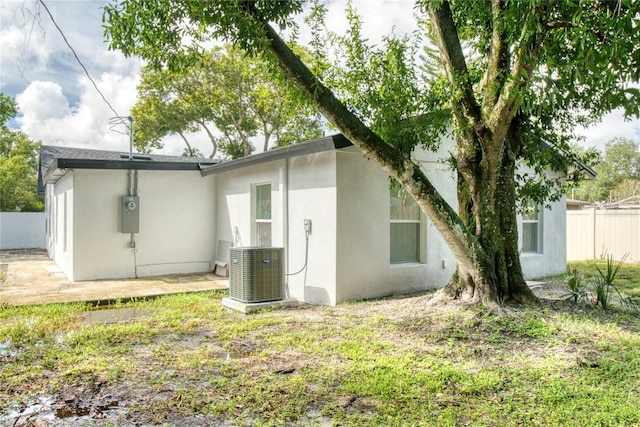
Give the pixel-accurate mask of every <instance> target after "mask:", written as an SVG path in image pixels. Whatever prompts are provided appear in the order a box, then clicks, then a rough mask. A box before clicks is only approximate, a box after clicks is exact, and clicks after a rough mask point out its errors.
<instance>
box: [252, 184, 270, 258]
mask: <svg viewBox="0 0 640 427" xmlns="http://www.w3.org/2000/svg"><path fill="white" fill-rule="evenodd" d="M255 213H256V244H257V246H271V184H260V185H256V212H255Z"/></svg>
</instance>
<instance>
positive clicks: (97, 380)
mask: <svg viewBox="0 0 640 427" xmlns="http://www.w3.org/2000/svg"><path fill="white" fill-rule="evenodd" d="M533 290H534V292H535V293H536V295H537V296H538V297H539V298H542V301H543V305H545V306H547V307H554V305H555V304H558V305H561V304H566V303H564V302H562V301H561V300H560V299H559V295H562V294H563V293H565V292H566V288H564V286H563V284H562V283H560V282H547V283H544V284H537V285H536V286H534V287H533ZM432 296H433V293H423V294H418V295H413V296H402V297H397V298H396V297H391V298H385V299H380V300H373V301H368V302H366V303H350V304H344V305H340V306H338V307H322V306H312V305H302V306H300V307H297V308H290V309H285V310H276V311H271V312H267V313H265V314H264V315H260V314H258V315H253V316H263V317H267V318H269V319H273V321H274V325H276V326H274V327H276V328H281V327H282V324H283V323H282V321H283V320H284V321H285V323H284V324H286V325H287V327H288V328H289V329H290V331H291V332H300V331H305V333H308V334H313V333H314V332H313V331H323V332H324V333H326V329H323V328H325V327H326V325H331V328H333V329H331V331H334V333H335V331H344V330H349V329H352V328H354V326H360V325H370V327H371V329H374V330H375V331H376V332H375V333H376V337H377V338H380V337H381V338H383V339H384V340H385V342H388V343H390V344H389V345H392V346H395V345H398V346H401V345H407V342H410V343H411V345H412V346H413V348H414V350H415V354H416V355H417V357H421V356H424V357H430V355H433V354H436V353H438V352H442V351H443V348H446V347H447V346H448V345H450V344H448V343H450V342H452V341H454V342H455V343H456V344H455V345H456V352H455V353H454V354H453V355H452V356H451V357H452V358H460V359H462V358H469V359H473V360H475V363H476V366H475V367H470V368H469V369H470V372H473V370H474V369H476V370H480V369H482V368H485V367H487V366H500V365H501V364H507V363H509V357H510V356H511V353H512V351H513V349H514V348H519V349H524V350H522V352H521V354H523V355H524V356H526V357H527V359H528V360H529V361H530V363H532V364H535V363H537V361H538V360H541V361H542V360H543V359H544V358H545V357H547V356H548V355H549V354H552V355H553V357H554V358H556V359H557V360H560V361H561V362H558V363H564V364H566V365H568V366H570V365H574V366H578V367H586V368H588V369H592V368H593V367H597V366H598V364H599V363H600V355H599V354H598V353H593V351H592V350H591V349H589V348H586V349H585V348H584V346H583V345H582V344H581V343H580V342H576V343H574V344H571V345H563V344H558V345H557V346H555V345H554V346H553V347H544V346H539V345H536V344H535V342H533V343H532V340H531V337H530V336H528V335H527V334H528V333H529V334H531V333H532V332H531V331H521V330H515V329H509V328H508V327H505V328H504V329H501V330H499V334H500V335H499V336H496V331H495V328H493V327H492V326H490V325H489V326H488V325H487V323H485V320H486V319H485V318H484V317H483V316H486V315H487V314H486V313H483V312H482V311H480V310H477V311H474V310H471V311H465V310H464V309H461V308H460V306H459V305H455V304H451V305H443V306H437V307H431V306H429V305H428V302H429V300H430V299H431V297H432ZM105 313H106V314H107V319H106V320H104V319H102V320H100V321H103V322H104V323H106V324H108V323H109V322H113V321H115V322H117V321H124V322H131V321H135V320H137V319H140V315H142V316H143V319H146V318H145V317H144V316H146V313H144V312H142V313H141V312H137V311H135V310H128V311H123V310H120V311H117V312H115V311H113V312H106V311H105ZM225 313H226V312H225ZM225 315H226V316H228V317H227V319H228V320H227V321H229V322H236V323H239V324H243V323H244V322H246V323H251V322H252V320H253V319H255V317H252V316H244V315H240V314H237V313H228V314H225ZM515 315H516V316H517V315H518V314H517V312H516V314H515ZM376 322H378V323H376ZM376 325H380V327H378V328H377V327H376ZM388 325H394V327H393V328H388V327H386V326H388ZM383 326H384V327H383ZM538 326H540V325H538ZM270 327H271V326H269V325H268V324H267V325H261V326H260V327H258V328H256V329H250V330H249V332H248V333H247V334H246V335H245V336H243V337H237V338H236V337H234V338H232V339H227V340H226V341H224V343H223V342H222V341H223V340H221V338H220V335H219V331H218V330H217V327H216V325H214V324H203V325H198V326H196V327H189V328H186V329H185V330H184V331H183V332H180V333H176V332H171V333H162V334H159V335H155V336H153V337H151V338H149V339H145V340H139V341H136V342H134V343H133V344H132V345H131V349H130V350H129V351H130V358H131V363H132V364H135V365H136V366H137V368H136V370H135V372H134V373H132V374H131V375H125V376H119V377H118V378H115V379H107V378H105V377H103V376H97V375H95V374H93V373H91V372H86V373H82V372H80V373H77V372H67V373H64V372H62V373H61V372H54V371H53V370H48V368H47V366H46V363H45V364H43V365H42V366H39V367H38V369H41V370H42V372H41V375H40V376H39V380H38V381H37V382H34V383H33V384H22V385H20V386H13V387H12V388H10V389H6V390H4V391H2V392H0V403H1V402H3V401H4V402H5V403H7V404H8V409H7V410H5V411H4V412H0V425H11V426H25V427H26V426H68V425H90V426H107V425H111V426H139V425H158V424H162V425H177V426H181V425H189V426H229V425H251V424H252V422H254V421H258V420H257V419H255V418H253V417H255V416H256V413H260V411H264V412H268V411H269V410H271V407H270V405H271V403H270V402H254V407H253V408H247V407H245V406H244V405H245V404H244V403H241V402H239V403H236V404H235V405H237V407H236V408H235V409H236V412H237V413H238V414H241V415H242V414H245V413H246V416H244V417H242V416H241V419H243V420H244V421H243V422H240V423H238V422H235V421H234V422H231V421H229V420H227V419H224V418H220V417H217V416H215V415H213V413H212V412H208V411H201V410H200V408H203V407H206V406H207V405H212V402H213V404H219V405H221V406H222V405H228V404H229V402H230V401H233V400H234V399H236V396H233V395H218V394H216V393H217V390H216V386H215V385H214V384H215V380H216V378H219V380H220V381H221V384H224V382H225V381H233V380H234V379H235V378H243V377H245V376H246V377H251V376H255V377H263V378H266V379H273V378H285V377H292V376H295V375H298V373H300V372H305V371H307V372H308V371H309V370H310V369H312V368H313V367H314V366H322V364H323V363H327V362H326V360H324V359H323V360H319V359H318V358H320V357H321V356H319V355H318V356H315V357H314V356H308V355H301V354H300V353H299V352H296V351H295V350H291V351H288V350H287V351H280V352H277V353H275V354H274V353H273V352H272V351H271V350H270V349H269V346H268V345H267V344H266V343H265V337H268V336H269V335H270V329H269V328H270ZM492 328H493V329H492ZM549 328H551V329H552V328H553V325H550V326H549ZM540 330H541V331H542V333H544V331H545V329H544V325H542V327H541V328H540ZM534 332H535V331H534ZM312 339H313V340H331V339H332V336H331V335H328V336H327V335H324V336H323V335H320V336H313V337H312ZM492 340H497V341H492ZM496 342H497V344H496ZM0 350H2V347H0ZM176 354H179V355H181V357H182V360H181V359H180V358H178V357H176V356H175V355H176ZM267 355H268V357H267ZM524 356H523V357H524ZM15 357H17V355H16V354H13V353H10V352H9V351H4V352H2V351H0V362H4V361H9V360H11V359H13V358H15ZM322 357H325V358H329V359H331V358H332V357H333V356H332V355H324V356H322ZM187 359H188V360H189V362H188V363H190V365H189V367H188V368H185V366H184V365H186V364H187V362H186V361H185V360H187ZM344 363H348V361H346V362H345V360H338V359H336V360H335V366H336V367H338V368H339V367H340V366H341V364H344ZM212 378H213V380H212ZM273 384H277V380H273ZM452 384H453V383H452ZM500 386H501V387H505V388H506V387H508V385H506V384H505V385H500ZM445 387H449V386H448V385H445ZM451 387H452V388H453V389H455V384H453V385H451ZM335 388H336V385H335V384H331V383H329V384H327V383H323V382H319V383H309V384H306V385H305V390H306V391H307V392H308V393H311V394H314V393H315V394H317V395H318V399H317V400H313V401H312V402H311V403H308V404H306V406H304V407H303V408H302V409H300V414H298V415H297V416H296V418H295V422H294V421H292V422H290V423H287V425H308V424H312V425H334V421H333V420H332V418H331V416H329V415H327V414H330V413H331V411H341V412H342V413H345V414H347V416H351V415H354V416H355V415H358V416H360V417H364V419H366V417H369V416H371V417H374V416H376V414H377V411H378V409H377V406H376V401H375V400H373V399H371V398H368V397H366V396H359V395H357V394H354V393H345V392H338V393H334V391H333V390H335ZM246 393H250V390H246ZM287 393H289V391H288V390H285V389H279V388H277V387H275V386H274V389H273V396H274V399H276V400H277V399H287V398H288V394H287ZM243 402H244V401H243ZM452 402H453V403H452ZM456 402H457V400H456V399H454V398H453V397H451V396H449V395H448V394H446V393H445V394H442V395H439V397H438V399H437V400H436V401H434V402H432V404H433V405H434V407H436V408H439V407H442V408H446V407H451V406H452V405H454V404H455V403H456ZM327 408H329V409H327ZM252 411H253V412H252ZM470 422H471V421H470Z"/></svg>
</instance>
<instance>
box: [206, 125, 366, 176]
mask: <svg viewBox="0 0 640 427" xmlns="http://www.w3.org/2000/svg"><path fill="white" fill-rule="evenodd" d="M352 145H353V144H352V143H351V141H349V140H348V139H347V138H346V137H345V136H344V135H342V134H340V133H339V134H336V135H330V136H325V137H322V138H317V139H312V140H310V141H306V142H301V143H300V144H294V145H288V146H286V147H282V148H275V149H273V150H269V151H265V152H263V153H258V154H252V155H251V156H247V157H241V158H239V159H235V160H229V161H225V162H221V163H219V164H216V165H211V166H206V167H203V168H202V172H201V173H202V176H207V175H215V174H218V173H221V172H227V171H230V170H235V169H240V168H244V167H247V166H253V165H259V164H261V163H266V162H272V161H275V160H282V159H287V158H290V157H296V156H303V155H306V154H311V153H319V152H321V151H329V150H337V149H340V148H345V147H350V146H352Z"/></svg>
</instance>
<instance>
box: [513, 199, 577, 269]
mask: <svg viewBox="0 0 640 427" xmlns="http://www.w3.org/2000/svg"><path fill="white" fill-rule="evenodd" d="M550 205H551V207H550V209H547V208H545V209H544V211H543V212H542V251H541V252H540V253H522V254H521V255H520V262H521V263H522V273H523V274H524V277H525V279H526V280H532V279H538V278H542V277H546V276H552V275H554V274H561V273H564V272H566V271H567V216H566V212H567V210H566V200H565V197H564V196H562V198H561V199H560V200H559V201H557V202H552V203H550ZM518 247H520V248H522V218H521V217H520V216H518Z"/></svg>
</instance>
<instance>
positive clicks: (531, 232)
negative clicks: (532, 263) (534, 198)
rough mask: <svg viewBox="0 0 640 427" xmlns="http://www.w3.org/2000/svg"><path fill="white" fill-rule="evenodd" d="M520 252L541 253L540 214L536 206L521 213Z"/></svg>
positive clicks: (525, 208) (528, 207)
mask: <svg viewBox="0 0 640 427" xmlns="http://www.w3.org/2000/svg"><path fill="white" fill-rule="evenodd" d="M522 252H523V253H524V252H529V253H542V212H541V211H540V209H539V208H538V207H537V206H533V205H529V206H525V207H524V211H523V212H522Z"/></svg>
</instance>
